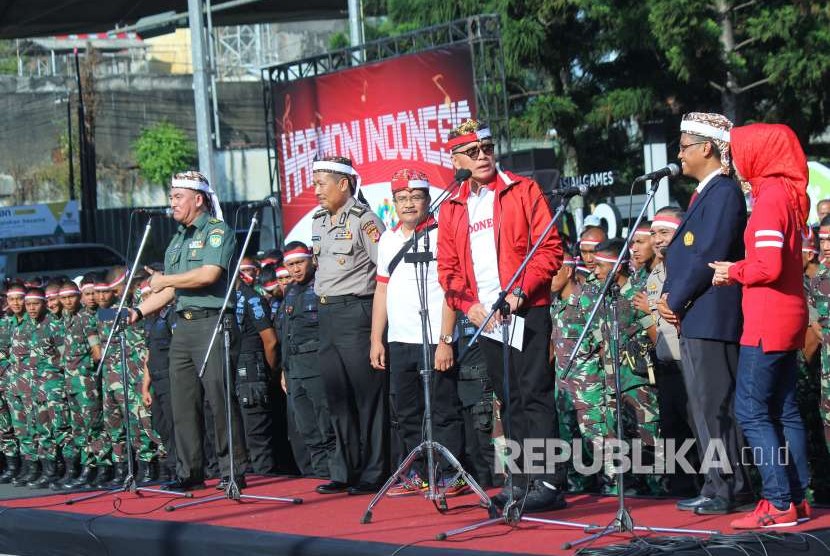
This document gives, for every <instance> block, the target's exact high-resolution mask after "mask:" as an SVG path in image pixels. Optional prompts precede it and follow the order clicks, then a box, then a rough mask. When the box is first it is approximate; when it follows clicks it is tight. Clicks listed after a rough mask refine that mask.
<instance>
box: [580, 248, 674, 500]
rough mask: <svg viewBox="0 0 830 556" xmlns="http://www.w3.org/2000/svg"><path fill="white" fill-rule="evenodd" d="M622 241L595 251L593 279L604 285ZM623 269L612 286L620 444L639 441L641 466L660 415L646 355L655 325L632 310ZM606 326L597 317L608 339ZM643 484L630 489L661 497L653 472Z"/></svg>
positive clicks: (648, 459)
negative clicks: (622, 439) (614, 289)
mask: <svg viewBox="0 0 830 556" xmlns="http://www.w3.org/2000/svg"><path fill="white" fill-rule="evenodd" d="M622 247H623V242H622V241H618V240H608V241H606V242H603V243H602V244H600V245H598V246H597V248H596V254H595V257H594V258H595V260H596V262H597V271H596V274H597V278H598V279H599V280H600V281H601V282H604V281H605V279H606V278H607V277H608V274H609V273H610V272H611V270H612V268H613V266H614V264H615V263H616V261H617V258H618V257H619V256H620V253H621V251H622ZM625 268H626V265H625V264H623V265H621V266H620V271H619V275H618V276H617V277H616V285H617V286H618V287H619V293H618V297H617V319H618V326H619V333H620V334H619V338H620V342H619V346H618V351H619V372H620V383H621V387H622V390H621V393H622V408H621V409H622V412H621V413H622V419H623V423H622V425H623V434H624V435H625V440H629V439H640V440H641V441H642V445H643V459H642V462H643V463H644V464H646V465H649V464H650V463H653V460H654V446H655V444H656V443H657V439H658V437H659V424H660V422H659V411H658V406H657V395H656V391H655V389H654V387H653V386H654V363H653V360H652V357H651V351H650V346H651V345H652V344H651V342H653V341H654V339H656V334H657V331H656V325H655V322H654V318H653V317H652V315H651V313H645V312H643V311H640V310H638V309H637V308H636V307H635V306H634V297H635V295H636V293H637V292H636V291H635V290H634V288H633V287H632V286H631V281H630V279H629V278H628V276H626V272H625ZM611 324H612V323H611V322H610V321H609V320H608V319H607V318H605V317H602V318H601V324H600V328H601V329H602V330H603V331H604V334H605V335H606V338H610V336H611V330H610V326H611ZM603 356H604V357H603V360H604V366H605V376H606V382H607V384H606V387H607V389H608V391H609V392H611V391H613V389H614V380H615V379H614V372H613V371H614V368H613V361H612V360H611V357H612V356H613V355H612V353H611V350H604V353H603ZM609 399H610V401H611V403H610V404H609V411H608V425H609V432H610V433H611V436H615V434H614V431H616V421H615V416H616V413H615V412H614V409H613V404H614V399H613V398H609ZM645 483H646V484H645V485H637V484H636V483H635V485H634V488H639V489H640V490H645V489H647V490H648V491H650V492H651V493H652V494H656V495H659V494H662V493H663V489H662V485H661V477H660V476H659V475H656V474H652V475H648V476H646V477H645ZM616 488H617V485H616V478H615V477H613V478H612V480H611V482H610V483H607V484H606V485H604V486H603V492H604V493H607V494H616Z"/></svg>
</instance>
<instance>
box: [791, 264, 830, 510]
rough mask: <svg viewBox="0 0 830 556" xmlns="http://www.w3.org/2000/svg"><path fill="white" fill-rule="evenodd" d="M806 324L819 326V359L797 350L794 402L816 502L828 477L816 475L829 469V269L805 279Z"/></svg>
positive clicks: (829, 492) (829, 483)
mask: <svg viewBox="0 0 830 556" xmlns="http://www.w3.org/2000/svg"><path fill="white" fill-rule="evenodd" d="M804 287H805V295H806V296H807V301H808V304H807V306H808V309H809V312H810V318H809V322H810V323H814V322H818V323H819V325H820V326H821V331H822V343H821V347H820V351H819V357H817V358H814V359H813V361H812V362H810V363H807V361H806V360H805V358H804V353H803V352H802V351H801V350H798V352H797V354H798V378H797V382H796V399H797V401H798V407H799V409H800V412H801V418H802V419H803V420H804V426H805V428H806V433H807V439H808V442H807V446H808V451H809V459H810V468H811V469H812V471H813V472H812V473H811V480H810V486H811V490H812V491H815V495H816V497H817V498H818V499H819V501H826V499H827V498H828V497H830V477H827V476H825V475H824V474H823V473H816V470H818V469H827V468H828V466H830V346H829V345H828V344H829V343H830V268H828V267H826V266H824V265H821V266H820V267H819V270H818V272H817V273H816V275H815V277H813V278H812V279H809V278H807V277H806V276H805V278H804Z"/></svg>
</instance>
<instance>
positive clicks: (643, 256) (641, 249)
mask: <svg viewBox="0 0 830 556" xmlns="http://www.w3.org/2000/svg"><path fill="white" fill-rule="evenodd" d="M630 250H631V278H630V280H631V287H632V288H634V291H635V292H643V291H645V289H646V280H648V275H649V274H650V273H651V269H652V268H653V267H654V248H653V247H652V245H651V222H648V221H643V222H641V223H640V225H639V226H637V229H636V230H635V231H634V237H633V238H632V239H631V246H630Z"/></svg>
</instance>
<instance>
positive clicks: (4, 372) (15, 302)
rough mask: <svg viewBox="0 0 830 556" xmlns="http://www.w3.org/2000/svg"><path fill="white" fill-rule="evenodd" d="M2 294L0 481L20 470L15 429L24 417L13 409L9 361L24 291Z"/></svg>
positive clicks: (12, 368)
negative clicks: (0, 458) (2, 465)
mask: <svg viewBox="0 0 830 556" xmlns="http://www.w3.org/2000/svg"><path fill="white" fill-rule="evenodd" d="M4 293H7V296H6V299H7V302H8V314H6V315H5V316H4V317H3V318H2V319H0V447H2V451H3V455H5V456H6V469H5V470H4V471H3V474H2V475H0V484H8V483H10V482H12V480H13V479H14V478H15V477H17V476H18V474H19V473H20V471H21V469H20V467H21V462H20V446H19V444H18V439H17V436H16V435H15V429H17V430H18V432H19V431H20V430H21V429H22V428H23V427H24V422H22V421H21V418H25V413H22V415H21V414H18V413H17V412H15V411H14V409H15V403H16V400H17V392H16V389H15V386H16V380H17V370H16V366H15V365H14V364H13V358H12V353H11V346H12V335H13V334H14V333H15V332H16V331H17V328H18V327H19V326H20V325H21V324H22V322H23V319H24V317H25V316H26V310H25V307H24V305H23V297H24V296H25V295H26V290H25V289H24V288H23V286H20V285H14V286H10V287H9V289H8V292H4ZM18 409H19V408H18Z"/></svg>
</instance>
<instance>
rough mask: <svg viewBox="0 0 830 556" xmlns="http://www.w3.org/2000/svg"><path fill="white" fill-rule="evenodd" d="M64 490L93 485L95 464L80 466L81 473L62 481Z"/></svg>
mask: <svg viewBox="0 0 830 556" xmlns="http://www.w3.org/2000/svg"><path fill="white" fill-rule="evenodd" d="M62 486H63V489H64V490H72V489H76V488H90V487H93V486H95V466H93V465H85V466H84V467H82V468H81V473H80V475H78V476H77V477H76V478H74V479H71V480H69V481H65V482H64V483H63V485H62Z"/></svg>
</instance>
